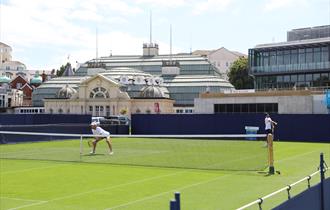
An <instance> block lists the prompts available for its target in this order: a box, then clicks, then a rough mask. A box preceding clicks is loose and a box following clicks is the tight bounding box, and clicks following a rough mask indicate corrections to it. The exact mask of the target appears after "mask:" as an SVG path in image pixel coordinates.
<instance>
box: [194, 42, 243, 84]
mask: <svg viewBox="0 0 330 210" xmlns="http://www.w3.org/2000/svg"><path fill="white" fill-rule="evenodd" d="M192 54H193V55H201V56H204V57H207V58H208V60H209V61H210V63H211V64H212V65H213V66H215V67H216V69H217V71H218V72H219V73H220V74H221V76H222V78H224V79H226V80H228V73H229V69H230V66H231V64H232V63H233V62H235V61H236V60H237V59H238V58H240V57H247V55H245V54H243V53H240V52H236V51H230V50H228V49H226V48H224V47H221V48H219V49H216V50H196V51H194V52H193V53H192Z"/></svg>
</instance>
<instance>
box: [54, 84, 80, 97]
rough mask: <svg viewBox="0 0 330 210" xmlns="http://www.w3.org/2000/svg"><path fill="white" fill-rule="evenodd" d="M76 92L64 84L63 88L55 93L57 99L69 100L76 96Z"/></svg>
mask: <svg viewBox="0 0 330 210" xmlns="http://www.w3.org/2000/svg"><path fill="white" fill-rule="evenodd" d="M76 93H77V91H76V90H75V89H73V88H72V87H70V86H69V85H68V84H66V85H65V86H64V87H63V88H61V89H60V90H59V91H58V92H57V97H58V98H71V97H72V96H73V95H74V94H76Z"/></svg>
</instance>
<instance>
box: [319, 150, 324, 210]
mask: <svg viewBox="0 0 330 210" xmlns="http://www.w3.org/2000/svg"><path fill="white" fill-rule="evenodd" d="M320 178H321V183H320V185H321V189H320V191H321V198H320V200H321V210H324V209H325V208H324V157H323V153H321V154H320Z"/></svg>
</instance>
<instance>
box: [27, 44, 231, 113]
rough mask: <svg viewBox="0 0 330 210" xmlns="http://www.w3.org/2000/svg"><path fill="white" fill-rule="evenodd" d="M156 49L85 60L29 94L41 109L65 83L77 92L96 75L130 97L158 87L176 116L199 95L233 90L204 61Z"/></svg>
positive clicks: (190, 109) (189, 108)
mask: <svg viewBox="0 0 330 210" xmlns="http://www.w3.org/2000/svg"><path fill="white" fill-rule="evenodd" d="M158 48H159V46H158V45H156V44H153V43H152V44H144V45H143V54H142V55H126V56H114V55H110V56H107V57H101V58H97V59H92V60H90V61H87V62H86V63H84V64H81V65H80V67H79V68H78V69H77V70H76V72H75V74H74V75H73V76H67V77H61V78H54V79H52V80H50V81H48V82H46V83H44V84H42V85H41V86H40V87H38V88H37V89H36V91H35V92H34V93H33V105H34V106H43V99H44V98H51V97H56V92H57V91H58V90H59V89H60V88H62V87H63V85H64V84H65V83H66V82H69V84H70V86H71V87H73V88H74V89H77V87H78V86H77V84H79V82H80V80H81V79H84V78H86V77H87V78H89V77H91V76H94V75H96V74H102V75H104V76H106V77H109V78H111V79H113V80H116V81H118V82H119V83H120V84H122V85H123V86H124V88H126V92H127V93H128V95H129V96H130V98H136V97H138V95H139V94H140V92H141V90H142V89H143V88H145V87H147V86H152V85H156V86H160V87H161V88H162V89H163V91H164V92H165V93H166V94H168V95H169V98H171V99H173V100H174V102H175V104H174V106H175V110H177V112H178V113H182V112H185V113H192V112H193V107H194V98H197V97H198V96H199V94H200V93H203V92H206V91H208V92H219V91H224V90H231V89H234V87H233V86H232V85H231V84H230V83H229V82H228V81H227V80H225V79H223V78H221V76H220V74H219V72H218V71H217V70H216V68H215V67H214V66H213V65H212V64H211V63H210V62H209V61H208V59H207V58H205V57H202V56H200V55H191V54H175V55H171V54H170V55H159V54H158ZM65 81H66V82H65Z"/></svg>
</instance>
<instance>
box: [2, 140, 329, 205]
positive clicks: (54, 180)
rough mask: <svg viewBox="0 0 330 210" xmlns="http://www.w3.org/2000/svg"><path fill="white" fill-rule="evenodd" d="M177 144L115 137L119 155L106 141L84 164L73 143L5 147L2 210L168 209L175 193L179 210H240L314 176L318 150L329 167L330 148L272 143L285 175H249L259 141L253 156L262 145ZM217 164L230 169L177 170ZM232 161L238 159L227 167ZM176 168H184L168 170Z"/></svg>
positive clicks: (279, 199) (300, 187)
mask: <svg viewBox="0 0 330 210" xmlns="http://www.w3.org/2000/svg"><path fill="white" fill-rule="evenodd" d="M159 141H163V139H162V140H159ZM167 141H168V140H167ZM172 142H176V143H170V145H171V144H174V145H171V146H168V145H167V144H160V146H159V147H157V148H155V145H152V142H151V140H148V139H139V140H137V139H135V140H134V139H114V152H115V154H114V156H109V155H106V151H107V150H106V146H105V143H104V142H101V143H100V145H98V148H97V152H98V155H95V156H87V155H83V156H82V159H81V160H82V161H83V162H79V161H80V156H79V143H78V144H77V142H76V141H58V142H43V143H24V144H14V145H0V157H1V159H0V209H1V210H2V209H3V210H5V209H6V210H8V209H36V210H38V209H42V210H45V209H64V210H65V209H70V210H72V209H79V210H80V209H82V210H84V209H86V210H87V209H91V210H98V209H125V210H126V209H132V210H133V209H134V210H139V209H141V210H149V209H150V210H155V209H157V210H162V209H164V210H168V209H169V200H170V199H172V198H173V193H174V192H175V191H180V192H181V197H182V201H181V203H182V209H189V210H206V209H212V210H215V209H235V208H238V207H240V206H242V205H244V204H247V203H249V202H251V201H253V200H255V199H257V198H258V197H261V196H263V195H266V194H268V193H271V192H273V191H275V190H277V189H279V188H282V187H284V186H286V185H287V184H290V183H293V182H295V181H297V180H299V179H301V178H303V177H305V176H307V175H308V174H310V173H312V172H314V171H315V170H316V168H317V166H318V164H319V154H320V152H324V153H325V159H326V161H327V160H329V156H330V144H321V143H290V142H275V145H274V147H275V168H276V169H277V170H280V171H281V175H274V176H266V175H265V173H262V172H260V171H247V170H245V169H247V167H249V165H248V164H247V163H250V164H251V165H250V166H251V167H254V166H256V165H257V164H256V163H258V164H260V163H264V159H263V158H260V159H262V161H260V162H258V161H255V158H259V157H258V155H259V154H255V153H256V152H259V153H262V154H265V153H264V149H263V150H260V149H259V148H261V147H260V142H259V145H257V146H258V149H257V151H253V150H252V151H249V152H247V150H250V149H251V148H257V146H256V145H254V146H253V145H252V144H251V142H250V143H248V144H247V145H244V143H246V142H244V141H243V142H240V143H237V145H238V144H241V145H240V146H237V145H236V144H235V142H234V141H224V142H222V146H221V147H217V145H215V143H216V142H213V143H214V145H212V144H213V143H212V142H210V143H211V146H210V147H208V148H207V147H205V148H203V146H204V145H203V144H202V145H201V143H202V142H198V141H196V140H194V143H193V144H196V143H198V144H199V147H197V148H192V147H194V146H195V145H193V144H192V143H191V141H186V140H182V141H179V143H178V141H172ZM187 143H188V144H187ZM158 145H159V144H158ZM166 145H167V146H166ZM84 146H86V145H84ZM187 146H188V147H189V146H191V147H190V148H187ZM201 147H202V148H201ZM184 148H187V149H186V150H187V151H184V152H183V153H182V154H176V153H173V152H172V153H171V154H175V155H176V158H178V157H181V158H182V157H184V159H182V160H177V159H176V158H175V159H171V158H170V159H167V160H166V158H165V157H168V152H169V151H170V150H173V151H177V150H183V149H184ZM189 150H190V151H194V152H189ZM198 150H201V151H200V152H199V153H198ZM152 151H153V153H152ZM208 151H209V155H207V154H208ZM212 151H214V152H212ZM215 151H218V153H221V154H220V156H218V155H216V153H217V152H215ZM219 151H220V152H219ZM87 152H88V150H87V148H84V153H87ZM77 154H78V155H77ZM166 154H167V155H166ZM180 155H181V156H180ZM205 155H207V156H206V157H205ZM250 156H251V157H254V158H249V157H250ZM14 158H17V159H14ZM217 158H221V159H218V160H221V161H220V162H221V165H217V164H215V165H217V167H218V168H223V169H226V168H227V169H228V170H199V169H186V168H180V167H183V165H182V164H188V168H194V167H197V168H198V167H200V166H201V165H203V164H205V163H210V165H211V166H213V165H214V163H215V162H214V159H217ZM227 158H235V159H229V160H227V161H228V162H227V163H226V159H227ZM29 159H35V160H29ZM37 159H43V160H37ZM54 160H56V161H54ZM67 160H72V161H74V162H68V161H67ZM75 161H76V162H75ZM155 161H159V162H158V163H157V164H155ZM217 162H219V161H217ZM328 162H330V161H328ZM104 163H106V164H104ZM108 163H110V164H108ZM111 163H112V164H111ZM174 163H175V164H177V166H178V167H179V168H171V167H175V164H174ZM135 164H137V165H143V164H145V165H149V166H133V165H135ZM328 164H329V163H328ZM157 165H159V166H162V165H163V166H166V167H156V166H157ZM231 165H236V166H235V168H231V167H232V166H231ZM239 165H241V166H240V167H241V170H239ZM150 166H153V167H150ZM327 176H329V172H327ZM318 181H319V176H318V175H317V176H315V177H314V178H313V179H312V183H314V184H315V183H316V182H318ZM305 187H306V183H302V184H300V185H297V187H295V188H293V189H292V192H293V193H294V194H296V193H298V192H300V191H301V190H303V189H305ZM285 198H286V193H282V194H280V195H277V196H274V197H273V198H271V199H269V200H266V201H265V203H264V207H265V209H270V208H271V207H273V206H275V205H276V204H279V203H280V202H282V201H284V200H285ZM251 209H258V207H257V206H255V207H254V208H251Z"/></svg>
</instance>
